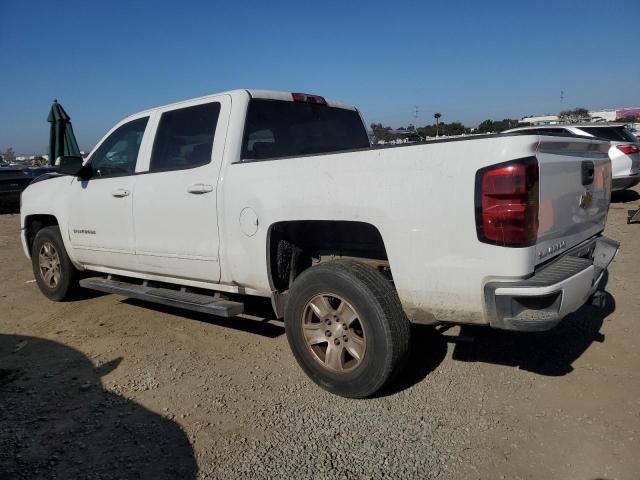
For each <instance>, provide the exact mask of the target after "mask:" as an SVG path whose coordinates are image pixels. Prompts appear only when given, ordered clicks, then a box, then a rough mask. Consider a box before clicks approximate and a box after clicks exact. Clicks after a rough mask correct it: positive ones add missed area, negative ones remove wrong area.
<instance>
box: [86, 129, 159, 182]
mask: <svg viewBox="0 0 640 480" xmlns="http://www.w3.org/2000/svg"><path fill="white" fill-rule="evenodd" d="M148 120H149V117H144V118H138V119H136V120H132V121H131V122H128V123H125V124H124V125H121V126H120V127H118V128H117V129H116V131H114V132H113V133H112V134H111V135H109V136H108V137H107V139H106V140H105V141H104V142H102V144H101V145H100V146H99V147H98V149H97V150H96V151H95V153H94V154H93V155H91V159H90V160H89V163H90V164H91V168H92V169H93V172H94V173H95V177H119V176H123V175H132V174H133V173H134V172H135V170H136V162H137V161H138V153H139V152H140V144H141V143H142V136H143V135H144V130H145V128H146V127H147V122H148Z"/></svg>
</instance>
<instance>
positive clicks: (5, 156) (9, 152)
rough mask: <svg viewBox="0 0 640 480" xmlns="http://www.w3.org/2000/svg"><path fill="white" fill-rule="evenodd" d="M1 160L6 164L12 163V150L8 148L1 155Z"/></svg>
mask: <svg viewBox="0 0 640 480" xmlns="http://www.w3.org/2000/svg"><path fill="white" fill-rule="evenodd" d="M2 158H3V160H4V161H5V162H7V163H11V162H14V161H15V160H16V153H15V152H14V151H13V148H11V147H9V148H7V149H6V150H5V151H4V152H3V153H2Z"/></svg>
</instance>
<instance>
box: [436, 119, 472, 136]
mask: <svg viewBox="0 0 640 480" xmlns="http://www.w3.org/2000/svg"><path fill="white" fill-rule="evenodd" d="M440 128H441V129H442V134H443V135H447V136H451V135H462V134H463V133H465V131H466V128H465V126H464V125H463V124H461V123H460V122H451V123H441V124H440Z"/></svg>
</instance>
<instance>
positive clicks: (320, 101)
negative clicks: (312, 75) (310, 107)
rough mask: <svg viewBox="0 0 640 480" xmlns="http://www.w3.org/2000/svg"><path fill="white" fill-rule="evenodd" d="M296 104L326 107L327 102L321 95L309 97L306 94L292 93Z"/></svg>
mask: <svg viewBox="0 0 640 480" xmlns="http://www.w3.org/2000/svg"><path fill="white" fill-rule="evenodd" d="M291 97H292V98H293V101H294V102H303V103H315V104H316V105H326V104H327V101H326V100H325V99H324V97H321V96H320V95H308V94H306V93H292V94H291Z"/></svg>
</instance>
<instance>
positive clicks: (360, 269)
mask: <svg viewBox="0 0 640 480" xmlns="http://www.w3.org/2000/svg"><path fill="white" fill-rule="evenodd" d="M285 327H286V331H287V339H288V341H289V345H290V346H291V349H292V351H293V354H294V356H295V357H296V360H297V361H298V363H299V364H300V366H301V367H302V369H303V370H304V371H305V373H306V374H307V375H308V376H309V377H310V378H311V379H312V380H313V381H314V382H316V383H317V384H318V385H320V386H321V387H322V388H324V389H326V390H328V391H330V392H332V393H335V394H338V395H341V396H344V397H351V398H363V397H368V396H370V395H373V394H374V393H375V392H377V391H378V390H379V389H381V388H382V387H383V386H384V385H386V384H387V383H388V382H389V381H390V380H391V379H392V378H393V377H394V375H395V374H396V373H398V372H399V370H400V369H401V368H402V366H403V364H404V362H405V359H406V357H407V355H408V352H409V345H410V328H409V327H410V326H409V322H408V320H407V318H406V316H405V314H404V312H403V310H402V306H401V304H400V300H399V299H398V296H397V294H396V292H395V290H394V288H393V286H392V285H391V284H390V283H389V282H388V280H386V279H385V278H384V277H383V276H382V275H381V274H380V273H379V272H378V271H376V270H375V269H373V268H371V267H369V266H367V265H364V264H362V263H359V262H356V261H346V260H338V261H332V262H326V263H323V264H320V265H318V266H316V267H312V268H309V269H307V270H305V271H304V272H303V273H302V274H301V275H300V276H299V277H298V278H297V279H296V281H295V282H294V284H293V286H292V288H291V290H290V292H289V299H288V302H287V308H286V312H285Z"/></svg>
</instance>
